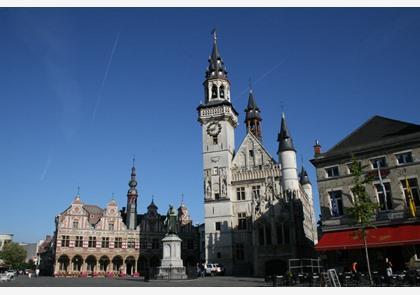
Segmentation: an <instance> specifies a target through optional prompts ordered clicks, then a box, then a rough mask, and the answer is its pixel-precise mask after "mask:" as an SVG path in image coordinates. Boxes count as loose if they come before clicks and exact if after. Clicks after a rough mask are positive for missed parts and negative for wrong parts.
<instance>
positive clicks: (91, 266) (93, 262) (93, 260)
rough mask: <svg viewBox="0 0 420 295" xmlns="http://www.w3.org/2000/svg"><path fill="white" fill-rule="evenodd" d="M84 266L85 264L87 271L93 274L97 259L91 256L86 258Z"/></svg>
mask: <svg viewBox="0 0 420 295" xmlns="http://www.w3.org/2000/svg"><path fill="white" fill-rule="evenodd" d="M85 261H86V264H87V270H88V271H91V272H94V271H96V263H97V259H96V257H95V256H93V255H89V256H88V257H86V260H85Z"/></svg>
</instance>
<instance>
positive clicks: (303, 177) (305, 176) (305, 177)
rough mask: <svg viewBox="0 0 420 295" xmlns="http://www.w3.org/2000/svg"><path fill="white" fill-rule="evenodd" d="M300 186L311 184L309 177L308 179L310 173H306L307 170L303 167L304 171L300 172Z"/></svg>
mask: <svg viewBox="0 0 420 295" xmlns="http://www.w3.org/2000/svg"><path fill="white" fill-rule="evenodd" d="M299 182H300V184H301V185H302V186H303V185H305V184H311V182H310V180H309V177H308V173H306V170H305V168H304V167H303V165H302V170H301V171H300V179H299Z"/></svg>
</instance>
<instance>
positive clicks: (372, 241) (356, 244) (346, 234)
mask: <svg viewBox="0 0 420 295" xmlns="http://www.w3.org/2000/svg"><path fill="white" fill-rule="evenodd" d="M366 233H367V245H368V248H375V247H388V246H402V245H412V244H420V224H417V225H412V224H411V225H400V226H387V227H379V228H370V229H368V230H367V231H366ZM363 246H364V245H363V239H362V237H361V233H360V231H359V230H345V231H338V232H326V233H324V234H323V235H322V237H321V240H320V241H319V243H318V244H317V245H316V246H315V250H316V251H319V252H321V251H330V250H345V249H357V248H362V247H363Z"/></svg>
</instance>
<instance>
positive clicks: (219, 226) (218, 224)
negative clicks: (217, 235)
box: [216, 222, 221, 230]
mask: <svg viewBox="0 0 420 295" xmlns="http://www.w3.org/2000/svg"><path fill="white" fill-rule="evenodd" d="M220 228H221V223H220V222H216V230H220Z"/></svg>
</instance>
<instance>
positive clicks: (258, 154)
mask: <svg viewBox="0 0 420 295" xmlns="http://www.w3.org/2000/svg"><path fill="white" fill-rule="evenodd" d="M274 165H276V161H275V160H274V159H273V158H272V157H271V155H270V154H269V153H268V152H267V150H266V149H265V147H264V146H263V145H262V143H261V142H260V141H259V140H258V139H257V138H256V137H255V136H254V135H253V134H252V133H251V132H248V133H247V135H246V136H245V138H244V140H243V141H242V143H241V145H240V146H239V149H238V151H237V152H236V154H235V157H234V158H233V169H234V170H243V169H248V170H252V169H256V168H259V169H262V168H263V167H272V166H274Z"/></svg>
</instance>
